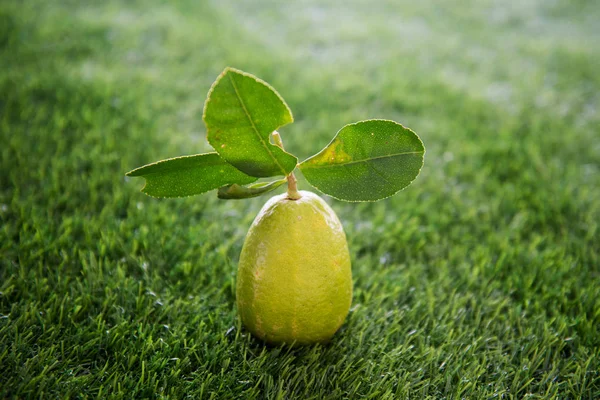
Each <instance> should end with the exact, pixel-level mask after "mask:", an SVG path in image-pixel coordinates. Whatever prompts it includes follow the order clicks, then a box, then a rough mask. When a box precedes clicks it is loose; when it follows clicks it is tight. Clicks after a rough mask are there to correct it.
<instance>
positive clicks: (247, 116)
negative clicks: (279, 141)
mask: <svg viewBox="0 0 600 400" xmlns="http://www.w3.org/2000/svg"><path fill="white" fill-rule="evenodd" d="M227 77H228V78H229V81H230V82H231V86H233V91H234V92H235V96H236V97H237V99H238V101H239V102H240V105H241V106H242V109H243V110H244V114H246V118H247V119H248V121H250V125H252V130H253V131H254V133H255V134H256V136H257V137H258V140H259V141H260V144H262V146H263V147H264V149H265V150H266V151H267V153H268V154H269V156H271V158H272V159H273V161H275V164H277V167H279V170H280V171H281V172H282V174H283V175H286V172H285V169H284V168H283V166H282V165H281V164H280V163H279V160H277V157H275V155H274V154H273V152H272V151H271V149H269V146H268V145H267V143H266V142H265V140H264V139H263V137H262V136H261V134H260V132H259V131H258V129H257V128H256V125H255V124H254V121H253V120H252V117H250V113H249V112H248V110H247V109H246V104H244V101H243V100H242V96H240V93H239V92H238V88H237V86H236V84H235V81H234V80H233V78H232V76H231V75H230V74H227Z"/></svg>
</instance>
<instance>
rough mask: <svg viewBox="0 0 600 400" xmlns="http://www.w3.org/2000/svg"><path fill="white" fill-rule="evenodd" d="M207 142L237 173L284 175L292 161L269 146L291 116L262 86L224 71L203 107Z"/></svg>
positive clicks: (252, 78)
mask: <svg viewBox="0 0 600 400" xmlns="http://www.w3.org/2000/svg"><path fill="white" fill-rule="evenodd" d="M203 119H204V122H205V123H206V128H207V130H208V135H207V136H208V142H209V143H210V144H211V145H212V146H213V147H214V148H215V150H216V151H217V152H218V153H219V155H220V156H221V157H222V158H223V159H225V160H226V161H227V162H229V163H230V164H232V165H234V166H235V167H236V168H238V169H239V170H240V171H243V172H245V173H246V174H248V175H251V176H256V177H267V176H276V175H287V174H289V173H290V172H291V171H292V170H293V169H294V168H296V165H297V164H298V159H297V158H296V157H294V156H293V155H291V154H289V153H287V152H285V151H284V150H282V149H281V148H279V147H277V146H275V145H273V144H272V143H271V142H270V140H269V138H270V134H271V132H273V131H274V130H276V129H277V128H279V127H281V126H283V125H286V124H289V123H291V122H293V120H294V119H293V117H292V112H291V111H290V109H289V107H288V106H287V104H285V101H283V99H282V98H281V96H280V95H279V94H278V93H277V92H276V91H275V89H273V88H272V87H271V86H269V84H268V83H266V82H264V81H262V80H260V79H258V78H256V77H255V76H253V75H250V74H247V73H245V72H242V71H238V70H236V69H233V68H225V70H224V71H223V72H222V73H221V75H219V77H218V78H217V80H216V81H215V83H213V85H212V87H211V89H210V91H209V92H208V98H207V99H206V103H205V104H204V116H203Z"/></svg>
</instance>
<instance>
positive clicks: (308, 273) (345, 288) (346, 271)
mask: <svg viewBox="0 0 600 400" xmlns="http://www.w3.org/2000/svg"><path fill="white" fill-rule="evenodd" d="M299 193H300V195H301V197H300V198H299V199H297V200H291V199H289V198H288V195H287V194H282V195H279V196H275V197H272V198H271V199H270V200H269V201H268V202H267V203H266V204H265V205H264V207H263V208H262V210H261V211H260V213H259V214H258V216H257V217H256V219H255V220H254V222H253V223H252V226H251V227H250V230H249V232H248V235H247V236H246V240H245V242H244V247H243V248H242V254H241V256H240V263H239V269H238V278H237V306H238V311H239V314H240V317H241V319H242V323H243V324H244V326H245V327H246V328H247V329H248V330H249V331H250V332H252V333H253V334H254V335H255V336H256V337H258V338H260V339H262V340H264V341H266V342H268V343H272V344H281V343H287V344H309V343H317V342H325V341H327V340H328V339H330V338H331V337H332V336H333V335H334V334H335V332H336V331H337V330H338V329H339V327H340V326H341V325H342V323H343V322H344V319H345V318H346V315H348V310H349V309H350V304H351V302H352V273H351V270H350V255H349V253H348V244H347V242H346V235H345V233H344V229H343V227H342V224H341V223H340V221H339V219H338V218H337V216H336V215H335V212H334V211H333V210H332V209H331V207H329V206H328V205H327V203H325V201H323V199H321V198H320V197H319V196H317V195H315V194H314V193H311V192H307V191H300V192H299Z"/></svg>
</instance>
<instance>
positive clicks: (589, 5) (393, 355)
mask: <svg viewBox="0 0 600 400" xmlns="http://www.w3.org/2000/svg"><path fill="white" fill-rule="evenodd" d="M598 20H600V4H598V2H595V1H585V0H577V1H567V0H564V1H563V0H558V1H554V2H548V1H542V0H536V1H534V0H531V1H526V2H523V1H520V0H511V1H506V2H497V1H491V0H490V1H475V0H472V1H462V0H451V1H448V2H438V1H434V0H422V1H419V2H411V1H403V2H397V1H382V2H361V1H343V2H342V1H340V2H330V3H320V2H316V1H308V0H306V1H297V2H293V3H289V4H285V3H283V2H276V1H268V0H260V1H249V2H235V1H233V0H223V1H211V2H195V1H191V0H190V1H176V2H168V3H167V2H162V1H158V0H152V1H143V2H142V1H131V2H126V1H122V2H119V1H110V2H88V1H85V2H83V1H82V2H79V1H62V2H59V1H53V2H48V1H29V0H23V1H20V0H19V1H17V0H4V1H2V2H1V3H0V223H1V227H0V398H68V397H73V398H88V397H90V398H91V397H96V398H123V399H130V398H214V399H219V398H224V399H228V398H243V399H252V398H256V399H262V398H266V399H284V398H303V399H337V398H373V399H392V398H404V397H410V398H565V399H579V398H587V399H594V398H599V397H600V374H599V370H600V257H599V255H600V232H599V221H600V128H599V127H600V113H599V111H598V110H599V107H600V95H599V93H600V72H599V71H600V25H599V24H598ZM228 65H230V66H234V67H237V68H240V69H243V70H245V71H248V72H251V73H253V74H255V75H257V76H259V77H261V78H263V79H265V80H266V81H268V82H269V83H271V84H272V85H273V86H274V87H275V88H276V89H277V90H278V91H279V92H280V93H281V95H282V96H283V97H284V98H285V99H286V101H287V102H288V104H289V105H290V107H291V109H292V111H293V113H294V116H295V120H296V122H295V123H294V124H292V125H289V126H287V127H285V128H283V129H282V130H281V134H282V136H283V138H284V141H285V144H286V148H287V149H288V150H289V151H290V152H292V153H294V154H296V155H298V156H299V157H300V159H304V158H306V157H308V156H310V155H312V154H314V153H316V152H317V151H318V150H320V149H321V148H322V147H323V146H324V145H325V144H327V142H328V141H329V140H330V139H331V138H332V137H333V135H334V134H335V132H336V131H337V130H338V129H339V128H341V127H342V126H343V125H345V124H347V123H350V122H355V121H358V120H361V119H366V118H387V119H393V120H396V121H398V122H401V123H403V124H405V125H406V126H408V127H410V128H412V129H413V130H415V131H416V132H417V133H419V135H420V136H421V138H422V139H423V141H424V143H425V145H426V147H427V154H426V159H425V167H424V169H423V171H422V173H421V176H420V177H419V178H418V179H417V180H416V181H415V183H414V184H413V185H412V186H410V187H409V188H408V189H406V190H405V191H403V192H401V193H399V194H397V195H396V196H394V197H392V198H390V199H387V200H384V201H380V202H377V203H362V204H349V203H342V202H339V201H333V200H330V204H331V205H332V206H333V208H334V209H335V210H336V212H337V213H338V215H339V217H340V219H341V220H342V222H343V224H344V227H345V229H346V233H347V236H348V242H349V247H350V252H351V254H352V260H353V274H354V300H353V306H352V309H351V312H350V314H349V316H348V318H347V321H346V323H345V324H344V326H343V327H342V329H341V330H340V331H339V332H338V334H337V335H336V336H335V337H334V339H333V340H332V341H331V343H329V344H327V345H315V346H306V347H300V348H289V347H278V348H273V347H267V346H265V345H263V344H262V343H260V342H258V341H257V340H255V339H253V338H252V337H251V336H250V335H249V334H248V333H247V332H246V331H245V330H244V329H243V328H242V327H241V326H240V323H239V321H238V318H237V314H236V309H235V279H236V263H237V259H238V256H239V253H240V249H241V245H242V243H243V238H244V235H245V233H246V231H247V229H248V227H249V225H250V223H251V221H252V219H253V218H254V215H255V214H256V213H257V212H258V210H259V209H260V207H261V205H262V203H264V201H265V200H266V199H265V198H258V199H252V200H248V201H237V202H236V201H231V202H225V201H219V200H217V199H216V196H215V194H214V193H211V194H209V195H204V196H198V197H192V198H186V199H173V200H157V199H153V198H149V197H146V196H145V195H143V194H141V193H140V192H139V189H140V188H141V186H142V182H140V181H139V180H132V179H128V178H125V177H124V173H125V172H127V171H129V170H131V169H132V168H134V167H137V166H140V165H142V164H145V163H149V162H152V161H155V160H158V159H161V158H168V157H173V156H178V155H183V154H194V153H201V152H206V151H208V150H209V149H210V148H209V146H208V144H207V143H206V140H205V137H204V136H205V128H204V125H203V123H202V119H201V113H202V107H203V102H204V99H205V96H206V93H207V90H208V88H209V87H210V84H211V83H212V81H213V80H214V79H215V77H216V76H217V74H218V73H219V72H220V71H221V70H222V69H223V68H224V67H225V66H228ZM300 186H301V188H302V189H308V186H307V184H306V183H305V182H304V181H302V180H301V181H300ZM328 201H329V200H328Z"/></svg>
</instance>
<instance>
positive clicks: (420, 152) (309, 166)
mask: <svg viewBox="0 0 600 400" xmlns="http://www.w3.org/2000/svg"><path fill="white" fill-rule="evenodd" d="M423 153H424V152H423V151H407V152H404V153H394V154H387V155H384V156H378V157H372V158H366V159H363V160H354V161H348V162H342V163H335V164H320V165H311V164H306V165H305V166H304V168H305V169H306V168H309V169H310V168H332V167H341V166H346V165H352V164H359V163H364V162H369V161H373V160H381V159H384V158H391V157H397V156H403V155H408V154H423Z"/></svg>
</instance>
